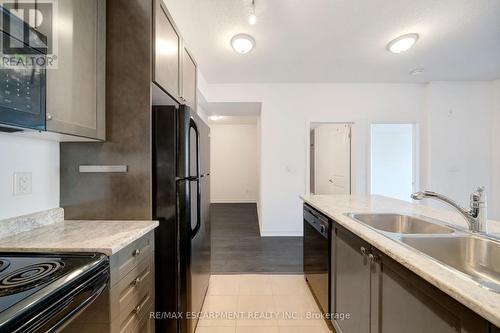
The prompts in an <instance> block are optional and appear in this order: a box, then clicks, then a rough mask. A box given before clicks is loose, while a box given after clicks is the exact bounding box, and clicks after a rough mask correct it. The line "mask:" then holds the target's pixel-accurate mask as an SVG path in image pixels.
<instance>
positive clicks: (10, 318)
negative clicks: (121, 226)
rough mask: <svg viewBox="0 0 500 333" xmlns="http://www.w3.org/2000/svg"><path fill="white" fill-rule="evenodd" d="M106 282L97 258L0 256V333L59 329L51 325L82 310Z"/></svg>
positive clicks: (80, 255) (105, 266) (93, 255)
mask: <svg viewBox="0 0 500 333" xmlns="http://www.w3.org/2000/svg"><path fill="white" fill-rule="evenodd" d="M108 277H109V268H108V259H107V257H106V256H105V255H103V254H98V253H90V254H88V253H71V254H70V253H65V254H48V253H44V254H40V253H0V331H1V332H50V331H51V329H52V328H54V330H55V328H56V327H58V326H61V325H63V324H64V323H63V322H60V321H59V320H55V319H57V318H63V317H64V318H66V319H65V320H67V319H68V318H69V317H70V316H67V314H68V313H69V314H71V313H73V312H74V314H76V310H77V309H78V308H81V307H83V305H85V306H87V305H88V302H89V301H91V300H93V299H95V297H97V296H98V294H100V292H102V290H103V289H104V287H105V286H106V284H107V282H108ZM85 302H87V303H85ZM83 303H85V304H83ZM63 314H64V316H63ZM47 325H48V326H47Z"/></svg>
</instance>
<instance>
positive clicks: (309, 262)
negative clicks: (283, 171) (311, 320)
mask: <svg viewBox="0 0 500 333" xmlns="http://www.w3.org/2000/svg"><path fill="white" fill-rule="evenodd" d="M330 241H331V239H330V221H329V219H328V218H327V217H326V216H324V215H322V214H321V213H319V212H318V211H316V210H315V209H313V208H312V207H310V206H308V205H304V247H303V251H304V261H303V262H304V275H305V278H306V281H307V283H308V285H309V287H310V289H311V291H312V293H313V295H314V298H315V299H316V302H317V303H318V305H319V306H320V308H321V310H322V311H323V313H330Z"/></svg>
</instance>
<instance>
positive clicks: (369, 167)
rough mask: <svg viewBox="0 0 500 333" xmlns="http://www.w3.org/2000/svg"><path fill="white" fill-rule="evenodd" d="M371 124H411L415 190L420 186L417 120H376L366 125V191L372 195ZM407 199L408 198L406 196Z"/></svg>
mask: <svg viewBox="0 0 500 333" xmlns="http://www.w3.org/2000/svg"><path fill="white" fill-rule="evenodd" d="M372 125H412V129H413V131H412V136H413V137H412V141H413V144H412V155H413V158H412V159H413V161H412V162H413V163H412V164H413V166H412V168H413V170H412V191H413V192H415V191H417V190H418V188H419V187H420V172H419V170H420V168H419V166H420V141H419V138H420V127H419V123H418V122H413V121H377V122H370V123H369V126H368V136H367V137H368V138H367V139H368V147H367V158H366V164H367V172H366V193H367V195H372ZM408 199H409V198H408Z"/></svg>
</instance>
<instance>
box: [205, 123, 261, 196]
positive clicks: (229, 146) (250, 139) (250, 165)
mask: <svg viewBox="0 0 500 333" xmlns="http://www.w3.org/2000/svg"><path fill="white" fill-rule="evenodd" d="M258 160H259V158H258V141H257V124H224V125H213V124H212V125H211V126H210V175H211V184H210V187H211V193H210V196H211V201H212V202H213V203H222V202H257V201H258V197H259V177H258Z"/></svg>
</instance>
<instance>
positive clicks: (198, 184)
mask: <svg viewBox="0 0 500 333" xmlns="http://www.w3.org/2000/svg"><path fill="white" fill-rule="evenodd" d="M189 127H190V128H192V129H193V130H194V132H195V134H196V176H190V177H189V178H190V179H189V180H190V181H195V182H196V191H197V192H198V195H197V196H196V226H195V227H194V229H191V239H192V238H194V237H195V236H196V234H197V233H198V231H200V227H201V202H202V201H201V182H200V132H199V130H198V126H197V125H196V122H195V121H194V119H193V118H190V119H189ZM189 163H191V161H189Z"/></svg>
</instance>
